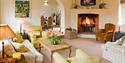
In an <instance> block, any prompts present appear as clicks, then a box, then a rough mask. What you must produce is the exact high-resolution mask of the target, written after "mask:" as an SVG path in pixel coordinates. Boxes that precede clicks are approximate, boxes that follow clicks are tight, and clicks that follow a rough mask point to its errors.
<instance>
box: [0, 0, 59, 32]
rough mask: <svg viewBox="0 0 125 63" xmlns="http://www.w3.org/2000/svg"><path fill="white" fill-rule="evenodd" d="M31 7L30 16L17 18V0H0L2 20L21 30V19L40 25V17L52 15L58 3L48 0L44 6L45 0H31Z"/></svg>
mask: <svg viewBox="0 0 125 63" xmlns="http://www.w3.org/2000/svg"><path fill="white" fill-rule="evenodd" d="M30 1H31V2H30V3H31V5H30V7H31V9H30V17H29V18H15V0H9V1H8V0H0V2H1V4H0V5H1V7H0V9H1V15H2V17H0V18H1V20H0V22H1V23H7V24H9V25H10V26H11V28H12V29H13V30H14V31H19V21H20V20H23V21H24V22H26V23H32V24H34V25H40V17H41V16H42V15H44V16H45V17H48V16H50V15H51V14H52V13H54V12H55V11H56V8H57V3H56V0H48V4H49V5H48V6H46V7H45V6H43V1H44V0H30Z"/></svg>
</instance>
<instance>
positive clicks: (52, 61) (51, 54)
mask: <svg viewBox="0 0 125 63" xmlns="http://www.w3.org/2000/svg"><path fill="white" fill-rule="evenodd" d="M51 63H53V52H51Z"/></svg>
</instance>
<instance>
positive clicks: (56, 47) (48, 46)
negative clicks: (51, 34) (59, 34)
mask: <svg viewBox="0 0 125 63" xmlns="http://www.w3.org/2000/svg"><path fill="white" fill-rule="evenodd" d="M42 46H43V48H44V49H45V50H47V51H49V53H50V55H51V63H52V62H53V57H52V56H53V52H57V51H60V50H65V49H69V57H70V56H71V46H70V45H68V44H66V43H64V42H61V43H60V44H58V45H52V44H50V43H49V41H48V40H44V41H42Z"/></svg>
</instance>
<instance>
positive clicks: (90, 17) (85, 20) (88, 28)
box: [78, 14, 99, 33]
mask: <svg viewBox="0 0 125 63" xmlns="http://www.w3.org/2000/svg"><path fill="white" fill-rule="evenodd" d="M98 21H99V15H98V14H78V33H95V32H96V31H97V30H98Z"/></svg>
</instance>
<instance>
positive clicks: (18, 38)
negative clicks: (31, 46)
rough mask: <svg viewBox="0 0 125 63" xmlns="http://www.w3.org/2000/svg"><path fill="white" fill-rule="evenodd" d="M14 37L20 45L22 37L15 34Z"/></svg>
mask: <svg viewBox="0 0 125 63" xmlns="http://www.w3.org/2000/svg"><path fill="white" fill-rule="evenodd" d="M15 37H16V39H17V42H20V43H22V42H23V41H24V40H23V38H22V36H21V35H20V34H19V33H15Z"/></svg>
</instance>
